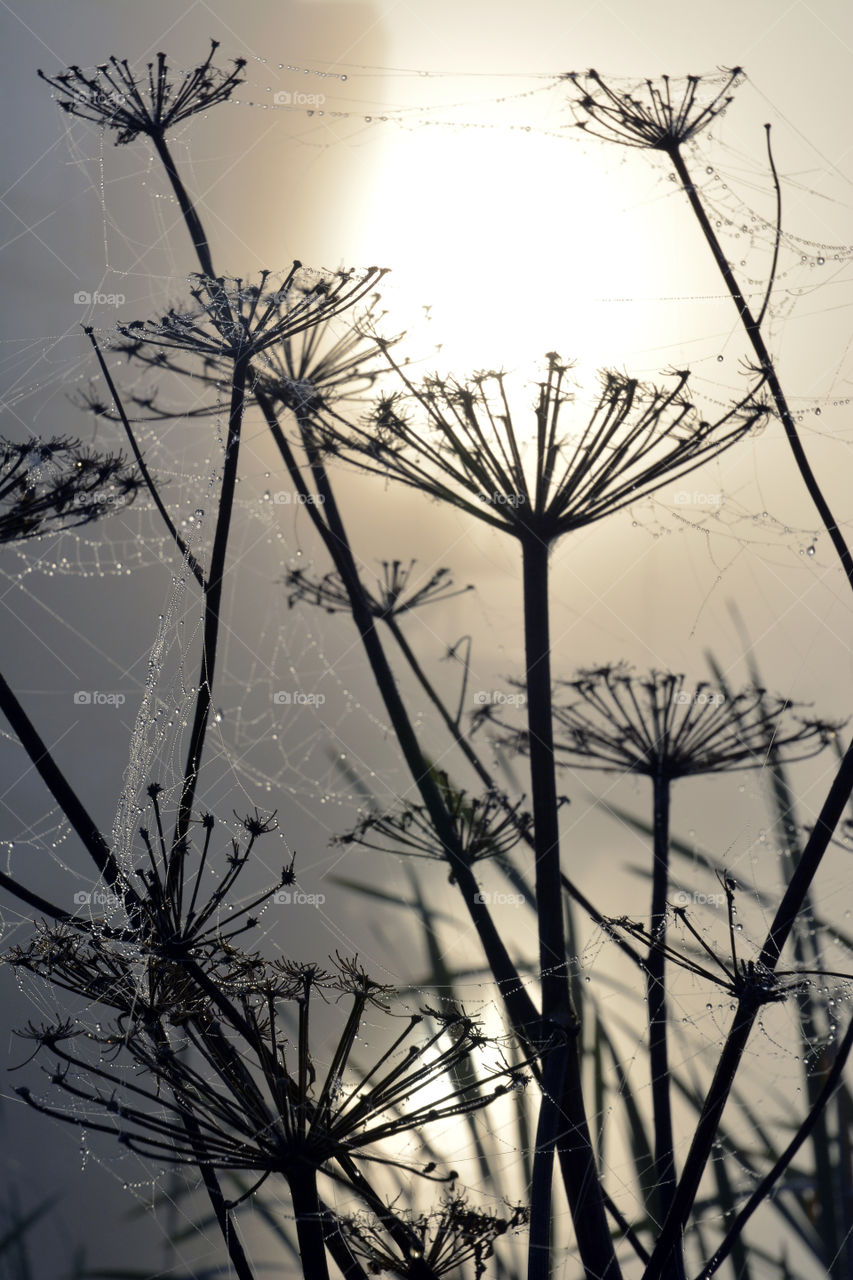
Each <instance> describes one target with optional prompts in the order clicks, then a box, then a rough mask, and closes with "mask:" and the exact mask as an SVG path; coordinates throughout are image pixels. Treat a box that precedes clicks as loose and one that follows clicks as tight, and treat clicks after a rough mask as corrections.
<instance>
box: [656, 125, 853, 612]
mask: <svg viewBox="0 0 853 1280" xmlns="http://www.w3.org/2000/svg"><path fill="white" fill-rule="evenodd" d="M667 154H668V155H669V158H670V160H671V161H672V164H673V166H674V168H675V172H676V173H677V174H678V178H679V181H680V182H681V185H682V187H683V188H684V192H685V194H686V196H687V198H688V200H689V201H690V207H691V208H692V210H693V212H694V214H695V215H696V220H697V222H698V223H699V226H700V227H701V229H702V234H703V235H704V237H705V239H706V241H707V243H708V247H709V248H710V250H711V253H712V254H713V256H714V261H715V262H716V264H717V266H718V268H719V270H720V274H721V275H722V277H723V280H724V281H725V284H726V288H727V289H728V291H729V293H730V294H731V296H732V300H733V301H734V304H735V306H736V307H737V312H738V316H739V318H740V321H741V323H742V324H743V327H744V331H745V333H746V336H747V338H748V339H749V341H750V343H751V345H752V349H753V351H754V352H755V354H756V356H757V357H758V364H759V367H760V369H761V372H762V374H763V375H764V377H765V378H766V381H767V387H768V389H769V391H770V394H771V396H772V397H773V403H774V405H775V406H776V411H777V413H778V414H779V418H780V420H781V422H782V426H783V428H784V431H785V435H786V436H787V438H788V444H789V445H790V446H791V452H792V453H793V455H794V461H795V462H796V464H797V467H798V469H799V472H800V475H801V476H802V478H803V483H804V484H805V486H806V489H807V490H808V493H809V496H810V498H811V499H812V501H813V502H814V504H815V506H816V508H817V510H818V513H819V515H820V518H821V521H822V523H823V527H824V528H825V529H826V532H827V533H828V534H829V537H830V540H831V542H832V545H833V546H834V547H835V550H836V552H837V553H838V557H839V559H840V561H841V565H842V568H843V569H844V572H845V574H846V575H847V581H848V582H849V583H850V587H851V589H853V555H851V553H850V549H849V547H848V546H847V543H846V541H845V539H844V535H843V534H842V532H841V529H840V528H839V526H838V523H837V521H836V519H835V516H834V515H833V514H832V510H831V509H830V506H829V503H828V502H827V501H826V498H825V497H824V496H823V491H822V490H821V487H820V485H819V484H818V482H817V479H816V478H815V474H814V472H813V471H812V469H811V465H810V464H809V460H808V458H807V457H806V453H805V450H804V449H803V445H802V441H801V440H800V437H799V433H798V431H797V428H796V425H795V423H794V418H793V415H792V413H791V410H790V409H789V408H788V402H787V400H786V398H785V393H784V392H783V390H782V386H781V384H780V382H779V378H778V376H777V373H776V366H775V364H774V362H773V358H772V356H771V355H770V352H769V351H768V350H767V345H766V343H765V341H764V338H763V336H762V333H761V326H760V320H756V319H755V317H754V316H753V314H752V312H751V310H750V308H749V304H748V303H747V301H746V298H744V296H743V294H742V293H741V290H740V285H739V284H738V282H737V280H736V279H735V275H734V272H733V271H732V269H731V266H730V265H729V262H728V259H727V258H726V255H725V254H724V253H723V250H722V246H721V245H720V242H719V240H718V239H717V236H716V234H715V232H714V228H713V227H712V226H711V223H710V220H709V218H708V215H707V213H706V212H705V208H704V206H703V204H702V201H701V200H700V198H699V193H698V191H697V190H696V187H695V185H694V183H693V179H692V178H691V177H690V173H689V171H688V168H687V165H686V164H685V162H684V157H683V156H682V154H681V150H680V148H679V147H678V145H675V146H673V147H671V148H670V149H669V150H668V151H667ZM774 265H775V260H774ZM766 306H767V301H766V300H765V304H764V306H763V307H762V310H761V316H762V317H763V315H764V312H765V309H766Z"/></svg>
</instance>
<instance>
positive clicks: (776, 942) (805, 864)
mask: <svg viewBox="0 0 853 1280" xmlns="http://www.w3.org/2000/svg"><path fill="white" fill-rule="evenodd" d="M851 792H853V743H851V745H850V746H849V747H848V748H847V751H846V752H845V754H844V757H843V759H842V762H841V767H840V769H839V771H838V773H837V774H836V777H835V779H834V781H833V783H832V786H831V787H830V789H829V793H828V795H827V797H826V800H825V801H824V804H823V808H822V809H821V811H820V815H819V816H818V819H817V822H816V823H815V825H814V827H813V829H812V833H811V835H810V836H809V839H808V842H807V843H806V846H805V848H804V850H803V854H802V857H801V858H800V861H799V862H798V864H797V867H796V870H795V871H794V874H793V875H792V877H791V880H790V882H789V884H788V888H787V889H786V891H785V894H784V896H783V898H782V901H781V902H780V904H779V907H778V909H777V911H776V915H775V916H774V919H773V923H772V924H771V926H770V929H769V931H768V933H767V937H766V939H765V942H764V946H763V947H762V949H761V954H760V956H759V958H758V961H757V962H756V967H757V968H759V967H760V968H762V969H765V970H769V971H770V972H773V971H774V970H775V969H776V966H777V965H778V963H779V957H780V955H781V953H782V948H783V947H784V945H785V943H786V942H787V940H788V937H789V936H790V933H791V930H792V929H793V927H794V924H795V923H796V920H797V918H798V916H799V913H800V911H801V910H802V906H803V902H804V901H805V898H806V896H807V894H808V892H809V889H810V887H811V884H812V881H813V880H814V877H815V875H816V874H817V871H818V869H819V867H820V864H821V861H822V860H823V856H824V854H825V853H826V850H827V849H828V847H829V843H830V840H831V839H832V834H833V832H834V831H835V828H836V827H837V825H838V823H839V822H840V821H841V818H842V816H843V814H844V810H845V808H846V806H847V803H848V801H849V799H850V795H851ZM761 1008H762V1004H761V1002H760V1001H759V1000H756V999H755V998H754V996H753V994H752V993H751V992H750V991H749V990H748V989H747V990H746V991H745V992H744V993H742V994H741V996H740V999H739V1000H738V1005H737V1009H736V1010H735V1016H734V1019H733V1021H732V1025H731V1028H730V1030H729V1034H728V1036H727V1038H726V1042H725V1044H724V1045H723V1049H722V1052H721V1054H720V1058H719V1060H718V1062H717V1068H716V1071H715V1072H714V1078H713V1080H712V1082H711V1086H710V1088H709V1090H708V1093H707V1095H706V1097H705V1101H704V1103H703V1106H702V1112H701V1114H700V1116H699V1120H698V1122H697V1125H696V1129H695V1130H694V1133H693V1139H692V1142H691V1144H690V1150H689V1152H688V1154H687V1159H686V1161H685V1163H684V1169H683V1170H682V1173H681V1177H680V1178H679V1181H678V1185H677V1188H676V1192H675V1196H674V1197H673V1201H672V1207H671V1208H670V1211H669V1214H668V1215H667V1218H666V1221H665V1222H664V1225H663V1228H662V1230H661V1233H660V1236H659V1237H658V1241H657V1244H656V1245H655V1249H654V1252H653V1253H652V1257H651V1260H650V1262H649V1265H648V1267H647V1269H646V1272H645V1276H644V1280H661V1277H662V1276H663V1275H665V1274H666V1271H667V1267H668V1264H669V1260H670V1257H671V1254H672V1251H673V1249H674V1248H675V1246H676V1242H677V1241H678V1240H679V1239H680V1237H681V1233H682V1231H683V1230H684V1227H685V1225H686V1223H687V1219H688V1217H689V1214H690V1210H691V1208H692V1207H693V1202H694V1200H695V1199H696V1194H697V1192H698V1190H699V1184H700V1182H701V1180H702V1175H703V1173H704V1171H705V1166H706V1165H707V1163H708V1159H709V1158H710V1155H711V1151H712V1148H713V1145H714V1141H715V1139H716V1135H717V1130H718V1129H719V1125H720V1120H721V1118H722V1114H723V1110H724V1108H725V1105H726V1102H727V1100H728V1097H729V1094H730V1092H731V1088H732V1085H733V1083H734V1079H735V1075H736V1074H737V1071H738V1068H739V1067H740V1064H741V1060H742V1058H743V1054H744V1051H745V1049H746V1045H747V1041H748V1040H749V1036H750V1032H751V1031H752V1028H753V1025H754V1023H755V1019H756V1018H757V1017H758V1012H759V1010H760V1009H761Z"/></svg>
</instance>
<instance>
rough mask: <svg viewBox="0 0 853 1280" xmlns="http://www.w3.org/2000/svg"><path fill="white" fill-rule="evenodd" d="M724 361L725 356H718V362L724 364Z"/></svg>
mask: <svg viewBox="0 0 853 1280" xmlns="http://www.w3.org/2000/svg"><path fill="white" fill-rule="evenodd" d="M722 363H723V357H722V356H717V364H722Z"/></svg>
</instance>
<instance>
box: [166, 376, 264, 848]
mask: <svg viewBox="0 0 853 1280" xmlns="http://www.w3.org/2000/svg"><path fill="white" fill-rule="evenodd" d="M248 369H249V362H248V359H246V358H243V357H239V358H238V359H237V360H235V362H234V369H233V372H232V376H231V408H230V412H229V415H228V438H227V441H226V444H225V464H224V467H223V472H222V487H221V490H220V495H219V509H218V511H217V514H216V531H215V533H214V537H213V549H212V551H211V556H210V570H209V572H208V575H207V585H206V589H205V593H204V625H203V637H202V656H201V672H200V675H199V681H198V696H197V698H196V705H195V714H194V717H193V725H192V730H191V733H190V745H189V751H188V753H187V763H186V768H185V770H184V785H183V789H182V792H181V800H180V805H179V808H178V816H177V820H176V824H175V836H174V846H177V845H178V844H179V843H180V841H181V840H183V839H184V838H185V837H186V834H187V831H188V830H189V825H190V819H191V817H192V806H193V800H194V799H195V789H196V784H197V782H198V774H199V768H200V766H201V757H202V752H203V750H204V740H205V736H206V734H207V723H208V717H209V715H210V707H211V702H212V699H213V676H214V671H215V667H216V646H217V641H218V639H219V610H220V607H221V604H222V582H223V577H224V573H225V555H226V551H227V549H228V534H229V531H230V528H231V514H232V511H233V508H234V490H235V487H236V484H237V462H238V458H239V453H240V430H241V427H242V422H243V413H244V410H245V402H246V378H247V375H248Z"/></svg>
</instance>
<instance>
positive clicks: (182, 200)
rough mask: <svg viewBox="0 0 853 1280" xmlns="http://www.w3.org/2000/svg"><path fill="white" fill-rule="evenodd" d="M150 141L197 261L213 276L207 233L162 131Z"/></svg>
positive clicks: (203, 269) (206, 273)
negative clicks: (167, 180) (184, 224)
mask: <svg viewBox="0 0 853 1280" xmlns="http://www.w3.org/2000/svg"><path fill="white" fill-rule="evenodd" d="M151 141H152V142H153V143H154V147H155V150H156V152H157V155H158V156H159V157H160V163H161V164H162V165H163V168H164V169H165V170H166V174H167V176H168V179H169V181H170V182H171V184H172V190H173V191H174V193H175V198H176V199H177V201H178V205H179V206H180V210H181V214H182V215H183V219H184V222H185V223H186V227H187V231H189V233H190V239H191V240H192V242H193V248H194V249H195V251H196V254H197V256H198V260H199V263H200V265H201V269H202V272H203V274H204V275H206V276H211V277H212V276H213V274H214V271H213V259H212V257H211V255H210V245H209V244H208V242H207V235H206V234H205V230H204V227H203V226H202V222H201V219H200V218H199V216H198V214H197V213H196V209H195V204H194V203H193V201H192V199H191V198H190V195H189V192H188V191H187V189H186V187H185V186H184V184H183V182H182V181H181V175H180V174H179V173H178V170H177V168H176V167H175V162H174V160H173V159H172V155H171V152H170V151H169V148H168V146H167V145H166V139H165V138H164V137H163V135H162V133H160V132H159V131H158V132H152V133H151Z"/></svg>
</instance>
